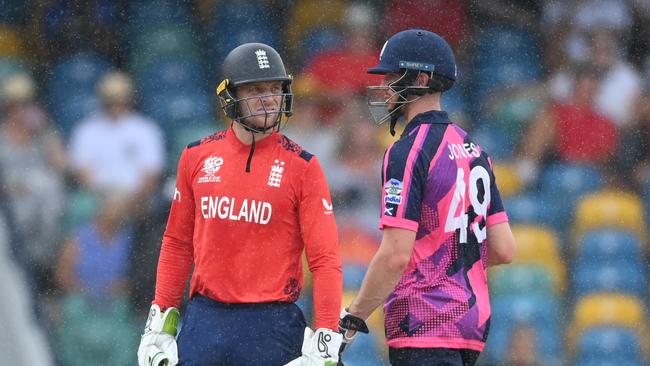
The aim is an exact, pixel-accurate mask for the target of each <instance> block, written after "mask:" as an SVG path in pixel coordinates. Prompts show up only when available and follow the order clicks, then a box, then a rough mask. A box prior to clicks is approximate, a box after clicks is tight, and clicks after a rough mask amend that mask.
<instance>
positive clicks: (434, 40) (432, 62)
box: [368, 29, 457, 92]
mask: <svg viewBox="0 0 650 366" xmlns="http://www.w3.org/2000/svg"><path fill="white" fill-rule="evenodd" d="M405 70H416V71H424V72H427V73H429V74H430V75H431V76H432V77H431V78H432V79H439V80H437V81H436V82H435V83H433V85H429V87H430V88H431V89H432V90H431V91H434V92H444V91H446V90H448V89H449V88H451V87H452V85H453V84H454V82H455V81H456V74H457V68H456V58H455V57H454V52H453V51H452V49H451V47H449V44H448V43H447V41H445V40H444V38H442V37H440V36H439V35H437V34H435V33H433V32H429V31H426V30H423V29H408V30H405V31H401V32H399V33H396V34H395V35H393V36H392V37H390V38H389V39H388V40H387V41H386V43H384V47H383V48H382V49H381V54H380V55H379V65H377V66H375V67H372V68H370V69H368V73H369V74H388V73H396V74H399V73H402V72H404V71H405Z"/></svg>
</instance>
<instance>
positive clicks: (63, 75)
mask: <svg viewBox="0 0 650 366" xmlns="http://www.w3.org/2000/svg"><path fill="white" fill-rule="evenodd" d="M112 69H113V65H111V63H110V62H108V61H107V60H106V59H104V58H103V57H101V56H99V55H97V54H94V53H83V52H82V53H77V54H73V55H69V56H67V57H65V58H63V59H61V60H60V61H58V62H57V63H56V64H55V65H54V67H52V69H51V70H49V72H48V74H49V80H48V84H47V92H48V99H49V100H50V101H53V102H55V103H60V102H61V103H62V102H63V100H65V99H67V97H69V96H70V95H71V94H74V95H79V94H95V85H96V84H97V82H98V81H99V79H101V77H102V76H103V75H104V74H106V73H107V72H109V71H111V70H112Z"/></svg>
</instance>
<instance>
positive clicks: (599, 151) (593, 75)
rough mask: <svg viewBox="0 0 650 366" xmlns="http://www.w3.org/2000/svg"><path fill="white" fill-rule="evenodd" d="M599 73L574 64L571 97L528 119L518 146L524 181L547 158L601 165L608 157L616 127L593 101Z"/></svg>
mask: <svg viewBox="0 0 650 366" xmlns="http://www.w3.org/2000/svg"><path fill="white" fill-rule="evenodd" d="M600 76H601V74H600V72H599V71H598V69H597V68H596V67H594V66H593V65H590V64H581V65H578V66H577V67H576V70H575V80H576V82H575V88H574V90H573V93H572V96H571V99H570V100H568V101H566V102H554V103H551V104H549V105H547V106H546V107H545V108H543V109H542V110H541V111H540V112H539V113H538V114H537V116H536V117H535V119H534V120H533V121H532V122H531V123H530V125H529V128H528V131H527V133H526V134H525V135H524V136H523V139H522V142H521V146H520V148H519V150H520V152H519V154H520V156H521V158H522V159H521V161H520V168H519V169H520V176H521V178H522V181H523V182H524V183H530V182H532V181H534V180H536V179H537V174H538V172H539V169H540V168H541V165H542V164H544V163H545V162H547V161H548V160H552V159H558V160H562V161H568V162H574V163H593V164H602V166H606V164H607V163H609V162H611V161H612V158H613V157H614V154H615V150H616V146H617V142H618V130H617V128H616V125H615V124H614V122H612V121H611V120H610V119H609V118H607V117H605V116H603V115H602V114H600V113H599V112H597V111H596V110H595V108H594V105H593V100H594V98H595V96H596V93H597V91H598V87H599V81H600Z"/></svg>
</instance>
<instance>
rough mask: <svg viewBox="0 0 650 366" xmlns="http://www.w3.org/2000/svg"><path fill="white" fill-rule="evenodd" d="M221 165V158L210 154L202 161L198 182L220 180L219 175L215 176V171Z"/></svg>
mask: <svg viewBox="0 0 650 366" xmlns="http://www.w3.org/2000/svg"><path fill="white" fill-rule="evenodd" d="M222 165H223V158H221V157H218V156H210V157H209V158H207V159H205V161H204V162H203V169H201V171H202V172H203V176H202V177H199V183H216V182H221V177H219V176H217V175H216V174H217V172H218V171H219V169H221V166H222Z"/></svg>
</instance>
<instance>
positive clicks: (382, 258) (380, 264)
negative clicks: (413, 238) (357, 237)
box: [348, 249, 409, 319]
mask: <svg viewBox="0 0 650 366" xmlns="http://www.w3.org/2000/svg"><path fill="white" fill-rule="evenodd" d="M408 259H409V258H408V257H404V256H396V255H393V253H387V252H386V251H383V250H382V249H380V250H379V251H378V252H377V254H376V255H375V257H374V258H373V260H372V262H371V263H370V266H369V267H368V272H367V273H366V277H365V278H364V280H363V284H362V285H361V289H360V290H359V295H358V296H357V297H356V299H354V301H353V302H352V304H351V305H350V308H349V309H348V311H349V312H350V313H351V314H352V315H356V316H358V317H360V318H362V319H367V318H368V317H369V316H370V314H372V312H373V311H374V310H375V309H376V308H377V307H378V306H380V305H381V304H383V302H384V301H385V300H386V298H387V297H388V295H390V293H391V292H392V291H393V289H394V288H395V285H397V282H399V279H400V277H401V276H402V274H403V273H404V270H405V268H406V266H407V265H408Z"/></svg>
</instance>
